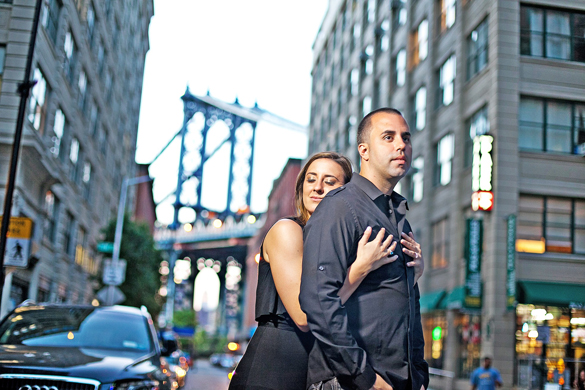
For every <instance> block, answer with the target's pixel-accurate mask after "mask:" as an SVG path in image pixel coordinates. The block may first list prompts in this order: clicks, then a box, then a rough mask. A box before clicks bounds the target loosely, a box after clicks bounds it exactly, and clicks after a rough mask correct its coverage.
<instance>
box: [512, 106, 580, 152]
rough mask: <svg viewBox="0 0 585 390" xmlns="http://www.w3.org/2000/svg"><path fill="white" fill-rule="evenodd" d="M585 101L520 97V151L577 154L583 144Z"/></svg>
mask: <svg viewBox="0 0 585 390" xmlns="http://www.w3.org/2000/svg"><path fill="white" fill-rule="evenodd" d="M583 118H585V104H579V103H575V102H567V101H559V100H547V99H537V98H526V97H521V98H520V113H519V119H520V124H519V134H518V145H519V148H520V150H535V151H543V152H556V153H568V154H571V153H578V150H579V147H580V146H579V145H583V144H585V124H584V119H583Z"/></svg>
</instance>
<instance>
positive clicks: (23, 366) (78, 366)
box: [0, 345, 158, 383]
mask: <svg viewBox="0 0 585 390" xmlns="http://www.w3.org/2000/svg"><path fill="white" fill-rule="evenodd" d="M156 360H158V358H156V357H153V356H152V354H146V353H144V352H131V351H130V352H129V351H117V350H106V349H97V348H64V347H37V346H26V345H0V373H19V374H24V373H28V374H37V375H60V376H74V377H82V378H90V379H96V380H98V381H100V382H101V383H108V382H113V381H114V380H120V379H126V378H135V377H136V376H137V375H144V374H147V373H149V372H153V371H155V370H156V369H157V368H158V367H157V366H156V365H155V364H156Z"/></svg>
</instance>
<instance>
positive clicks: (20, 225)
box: [0, 217, 32, 268]
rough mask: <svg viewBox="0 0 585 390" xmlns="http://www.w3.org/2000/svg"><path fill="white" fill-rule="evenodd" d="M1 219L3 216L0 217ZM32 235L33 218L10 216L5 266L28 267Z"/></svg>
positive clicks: (0, 219)
mask: <svg viewBox="0 0 585 390" xmlns="http://www.w3.org/2000/svg"><path fill="white" fill-rule="evenodd" d="M1 221H2V217H0V222H1ZM31 237H32V219H30V218H23V217H12V218H10V224H9V225H8V234H7V235H6V249H5V252H4V266H10V267H20V268H26V267H28V258H29V254H30V241H31Z"/></svg>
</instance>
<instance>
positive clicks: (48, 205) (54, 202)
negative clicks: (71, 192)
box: [44, 191, 59, 243]
mask: <svg viewBox="0 0 585 390" xmlns="http://www.w3.org/2000/svg"><path fill="white" fill-rule="evenodd" d="M45 213H46V218H45V228H44V236H45V237H46V238H47V239H48V240H49V241H50V242H52V243H54V242H55V239H56V237H57V234H56V233H57V229H56V226H57V220H58V215H59V199H57V198H56V197H55V194H53V192H52V191H47V192H46V193H45Z"/></svg>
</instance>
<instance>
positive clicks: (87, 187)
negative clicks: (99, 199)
mask: <svg viewBox="0 0 585 390" xmlns="http://www.w3.org/2000/svg"><path fill="white" fill-rule="evenodd" d="M81 181H82V185H83V198H84V199H85V200H87V201H88V202H89V201H90V197H91V164H90V163H89V161H86V162H84V163H83V175H82V177H81Z"/></svg>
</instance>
